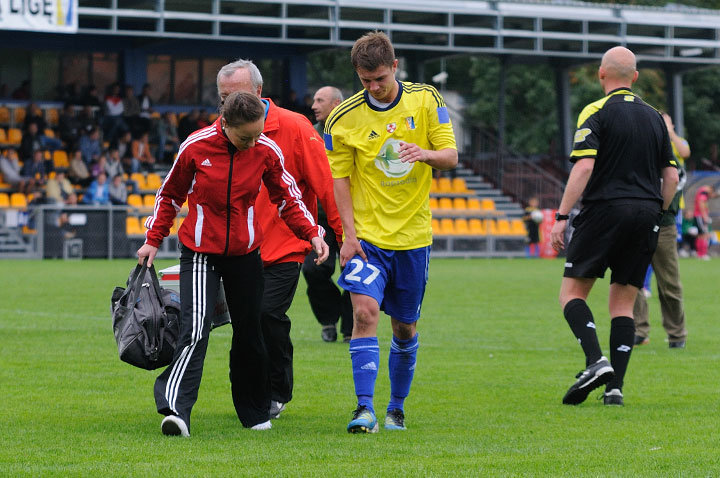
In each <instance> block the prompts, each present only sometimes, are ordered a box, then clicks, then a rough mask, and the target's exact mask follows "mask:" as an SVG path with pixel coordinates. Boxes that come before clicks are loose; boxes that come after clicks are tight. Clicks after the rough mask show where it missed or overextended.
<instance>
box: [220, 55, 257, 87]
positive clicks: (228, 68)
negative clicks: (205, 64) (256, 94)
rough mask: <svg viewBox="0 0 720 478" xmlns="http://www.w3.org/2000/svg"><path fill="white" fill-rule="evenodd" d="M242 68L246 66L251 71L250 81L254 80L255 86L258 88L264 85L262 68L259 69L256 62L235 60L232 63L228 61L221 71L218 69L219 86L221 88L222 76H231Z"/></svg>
mask: <svg viewBox="0 0 720 478" xmlns="http://www.w3.org/2000/svg"><path fill="white" fill-rule="evenodd" d="M241 68H245V69H247V70H248V71H249V72H250V81H251V82H252V85H253V88H255V89H258V88H260V87H261V86H262V85H263V79H262V75H261V74H260V70H258V67H257V66H255V63H253V62H252V61H250V60H242V59H240V60H235V61H233V62H232V63H228V64H227V65H225V66H223V67H222V68H220V71H218V74H217V87H218V89H220V78H221V77H229V76H232V75H233V74H235V72H236V71H237V70H239V69H241Z"/></svg>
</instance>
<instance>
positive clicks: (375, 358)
mask: <svg viewBox="0 0 720 478" xmlns="http://www.w3.org/2000/svg"><path fill="white" fill-rule="evenodd" d="M350 358H351V359H352V369H353V381H354V382H355V395H357V398H358V406H365V407H368V408H369V409H370V410H372V411H373V413H374V412H375V408H374V407H373V395H375V380H376V379H377V373H378V364H379V363H380V346H379V345H378V339H377V337H365V338H360V339H352V340H351V341H350Z"/></svg>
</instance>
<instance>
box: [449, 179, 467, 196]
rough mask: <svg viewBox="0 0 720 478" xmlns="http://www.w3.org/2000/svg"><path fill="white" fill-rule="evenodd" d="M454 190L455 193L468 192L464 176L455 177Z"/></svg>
mask: <svg viewBox="0 0 720 478" xmlns="http://www.w3.org/2000/svg"><path fill="white" fill-rule="evenodd" d="M452 190H453V192H454V193H466V192H468V188H467V184H466V183H465V180H464V179H463V178H453V180H452Z"/></svg>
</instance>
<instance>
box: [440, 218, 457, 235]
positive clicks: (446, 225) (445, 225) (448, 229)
mask: <svg viewBox="0 0 720 478" xmlns="http://www.w3.org/2000/svg"><path fill="white" fill-rule="evenodd" d="M440 231H441V234H455V221H453V220H452V219H451V218H449V217H445V218H442V219H440Z"/></svg>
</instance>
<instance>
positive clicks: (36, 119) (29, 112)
mask: <svg viewBox="0 0 720 478" xmlns="http://www.w3.org/2000/svg"><path fill="white" fill-rule="evenodd" d="M30 123H35V124H37V127H38V131H40V132H41V133H43V134H44V133H45V129H46V128H47V122H46V121H45V117H44V116H43V112H42V110H41V109H40V107H39V106H38V105H37V103H34V102H30V103H28V105H27V106H26V107H25V119H24V120H23V126H22V128H23V130H25V131H27V129H28V125H29V124H30Z"/></svg>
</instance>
